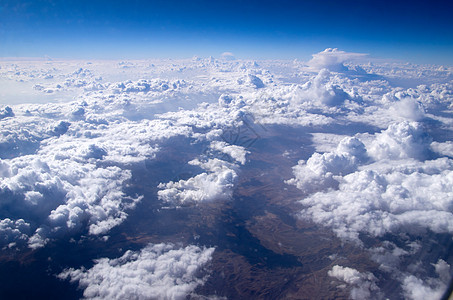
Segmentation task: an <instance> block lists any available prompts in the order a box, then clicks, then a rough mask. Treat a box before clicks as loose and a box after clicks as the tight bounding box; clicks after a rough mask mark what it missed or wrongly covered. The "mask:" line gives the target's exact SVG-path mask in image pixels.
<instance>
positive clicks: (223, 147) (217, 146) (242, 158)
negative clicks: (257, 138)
mask: <svg viewBox="0 0 453 300" xmlns="http://www.w3.org/2000/svg"><path fill="white" fill-rule="evenodd" d="M210 148H211V149H213V150H217V151H220V152H223V153H225V154H227V155H229V156H230V157H231V158H233V159H234V160H235V161H236V162H239V163H241V164H242V165H243V164H245V162H246V161H247V159H246V155H247V153H250V152H249V151H247V150H245V148H244V147H242V146H237V145H229V144H227V143H225V142H221V141H213V142H211V144H210Z"/></svg>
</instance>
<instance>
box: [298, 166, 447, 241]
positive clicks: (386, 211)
mask: <svg viewBox="0 0 453 300" xmlns="http://www.w3.org/2000/svg"><path fill="white" fill-rule="evenodd" d="M444 162H445V160H441V161H439V162H438V163H439V165H442V164H443V163H444ZM447 165H448V164H447ZM450 165H451V164H450ZM444 168H445V167H443V168H442V167H441V168H440V169H438V170H436V171H434V170H433V171H434V172H431V170H430V171H429V172H427V171H424V170H419V171H413V172H410V171H409V168H407V169H403V170H401V171H399V170H394V168H392V167H389V168H388V169H386V170H380V172H379V173H377V172H375V171H372V170H363V171H358V172H355V173H352V174H349V175H346V176H344V177H343V178H342V179H341V180H340V185H339V188H338V190H335V191H330V192H320V193H316V194H313V195H311V196H309V197H307V198H305V199H303V200H301V203H302V204H304V205H306V206H307V208H306V209H304V210H303V211H302V213H301V215H302V216H304V217H310V218H311V219H313V220H314V221H315V222H317V223H320V224H324V225H325V226H329V227H332V229H333V230H334V231H335V232H336V233H337V234H338V235H339V236H340V237H343V238H347V239H351V240H356V241H358V236H359V233H360V232H365V233H367V234H370V235H372V236H382V235H384V234H385V233H387V232H392V233H397V232H399V231H404V232H419V231H420V230H424V229H430V230H432V231H434V232H438V233H441V232H448V233H453V214H452V213H451V212H450V211H449V207H451V205H453V201H452V200H451V199H452V198H451V196H452V195H453V190H452V186H453V171H452V170H450V169H444ZM407 173H408V174H407Z"/></svg>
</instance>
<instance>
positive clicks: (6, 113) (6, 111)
mask: <svg viewBox="0 0 453 300" xmlns="http://www.w3.org/2000/svg"><path fill="white" fill-rule="evenodd" d="M7 117H14V112H13V110H12V108H11V107H9V106H4V107H0V120H1V119H4V118H7Z"/></svg>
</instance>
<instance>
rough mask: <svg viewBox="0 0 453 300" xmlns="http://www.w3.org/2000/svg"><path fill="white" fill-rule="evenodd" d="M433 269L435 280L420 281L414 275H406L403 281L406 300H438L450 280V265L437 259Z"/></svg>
mask: <svg viewBox="0 0 453 300" xmlns="http://www.w3.org/2000/svg"><path fill="white" fill-rule="evenodd" d="M433 266H434V267H435V270H436V273H437V275H438V277H437V278H427V279H425V280H422V279H420V278H417V277H416V276H414V275H407V276H406V277H405V278H404V280H403V284H402V287H403V291H404V296H405V297H406V298H407V299H413V300H423V299H440V298H441V297H442V295H443V294H444V293H445V290H446V289H447V285H448V283H449V280H450V265H449V264H448V263H446V262H445V261H444V260H442V259H439V260H438V261H437V263H436V264H433Z"/></svg>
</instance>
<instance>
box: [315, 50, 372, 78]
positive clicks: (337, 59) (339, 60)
mask: <svg viewBox="0 0 453 300" xmlns="http://www.w3.org/2000/svg"><path fill="white" fill-rule="evenodd" d="M366 55H367V54H363V53H351V52H345V51H341V50H338V49H337V48H327V49H325V50H324V51H322V52H319V53H316V54H313V55H312V56H313V58H312V59H311V60H310V61H309V62H308V65H309V66H310V68H312V69H314V70H321V69H329V70H331V71H335V72H342V71H345V70H347V68H346V67H345V66H344V65H343V63H344V62H347V61H353V60H357V59H359V58H363V57H364V56H366Z"/></svg>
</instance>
